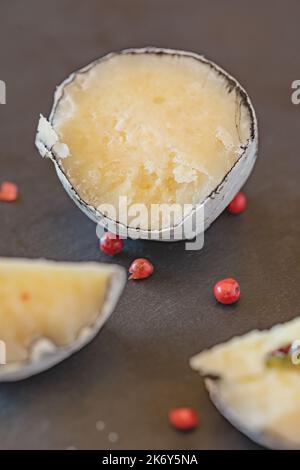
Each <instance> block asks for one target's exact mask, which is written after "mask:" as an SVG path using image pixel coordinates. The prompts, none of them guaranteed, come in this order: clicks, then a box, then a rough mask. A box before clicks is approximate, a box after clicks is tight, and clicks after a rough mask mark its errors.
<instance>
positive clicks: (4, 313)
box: [0, 259, 113, 362]
mask: <svg viewBox="0 0 300 470" xmlns="http://www.w3.org/2000/svg"><path fill="white" fill-rule="evenodd" d="M112 273H113V271H112V268H111V267H110V266H108V265H99V264H97V263H58V262H51V261H40V260H38V261H33V260H22V259H17V260H14V259H0V340H1V341H2V342H4V344H5V347H6V361H7V362H14V361H20V360H24V359H26V358H28V355H29V349H30V346H31V345H32V343H33V342H34V341H35V340H36V339H38V338H41V337H46V338H48V339H50V340H51V341H52V342H53V343H54V344H55V345H56V346H64V345H67V344H69V343H71V342H72V341H74V340H75V339H76V338H77V336H78V334H79V333H80V331H81V329H82V328H83V327H85V326H90V325H91V324H92V323H93V322H94V321H95V319H96V318H97V316H98V315H99V314H100V312H101V307H102V305H103V303H104V301H105V295H106V293H107V290H108V288H109V284H110V279H111V277H112Z"/></svg>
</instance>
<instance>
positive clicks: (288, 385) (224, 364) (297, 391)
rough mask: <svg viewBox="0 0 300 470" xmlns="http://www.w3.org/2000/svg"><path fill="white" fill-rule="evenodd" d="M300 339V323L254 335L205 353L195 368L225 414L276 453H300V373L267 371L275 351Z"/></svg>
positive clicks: (199, 358) (242, 337) (274, 369)
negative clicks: (288, 451)
mask: <svg viewBox="0 0 300 470" xmlns="http://www.w3.org/2000/svg"><path fill="white" fill-rule="evenodd" d="M299 339H300V318H296V319H295V320H293V321H291V322H288V323H286V324H282V325H276V326H274V327H273V328H272V329H271V330H268V331H252V332H250V333H248V334H246V335H244V336H241V337H239V338H233V339H232V340H230V341H228V342H227V343H224V344H221V345H218V346H215V347H213V348H212V349H211V350H208V351H203V352H202V353H200V354H199V355H197V356H195V357H193V358H192V359H191V366H192V368H193V369H195V370H198V371H199V372H200V373H201V374H202V375H203V376H205V377H206V378H205V384H206V387H207V389H208V391H209V393H210V396H211V399H212V401H213V402H214V403H215V405H216V406H217V408H218V409H219V411H220V412H221V413H222V414H223V415H224V416H225V417H227V419H228V420H229V421H230V422H231V423H232V424H234V425H235V426H236V427H237V428H238V429H240V430H241V431H242V432H244V433H245V434H247V435H248V436H249V437H251V438H252V439H253V440H255V441H257V442H259V443H260V444H263V445H266V446H268V447H271V448H279V449H295V448H297V449H298V448H300V373H299V369H297V368H294V369H293V368H286V369H285V368H282V367H278V368H277V367H267V361H266V359H267V357H268V354H270V353H271V352H272V351H274V350H275V349H277V348H281V347H282V346H284V345H286V344H289V343H293V342H294V341H296V340H299Z"/></svg>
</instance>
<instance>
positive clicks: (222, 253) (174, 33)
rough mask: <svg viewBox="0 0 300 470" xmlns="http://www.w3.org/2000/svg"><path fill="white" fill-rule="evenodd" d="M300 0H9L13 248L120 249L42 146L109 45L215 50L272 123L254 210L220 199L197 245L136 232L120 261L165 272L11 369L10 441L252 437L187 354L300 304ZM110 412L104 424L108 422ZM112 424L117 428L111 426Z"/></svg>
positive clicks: (6, 45)
mask: <svg viewBox="0 0 300 470" xmlns="http://www.w3.org/2000/svg"><path fill="white" fill-rule="evenodd" d="M299 17H300V5H299V2H297V1H296V0H295V1H292V0H289V1H288V2H282V1H267V0H265V1H263V2H261V1H259V0H251V1H244V2H240V1H239V0H228V1H226V2H224V1H223V0H219V1H212V0H207V1H199V0H195V1H192V0H182V1H180V0H176V1H175V0H163V1H161V0H151V1H150V0H149V1H145V0H126V1H124V0H107V1H96V0H95V1H94V0H89V1H88V2H80V1H75V0H73V1H71V0H59V1H58V0H55V1H54V0H52V1H48V2H46V1H45V0H44V1H38V0H36V1H34V0H27V1H26V2H24V1H21V0H14V1H11V0H2V1H1V4H0V79H2V80H5V81H6V83H7V104H6V105H5V106H0V120H1V121H0V122H1V125H0V161H1V167H0V175H1V180H3V179H9V180H15V181H16V182H17V183H18V184H19V186H20V191H21V200H20V201H19V203H18V204H13V205H3V204H2V205H0V228H1V230H0V255H2V256H27V257H33V258H34V257H47V258H53V259H57V260H85V261H86V260H98V261H105V262H111V261H110V260H109V259H107V258H106V257H105V256H104V255H102V254H101V253H100V252H99V250H98V247H97V239H96V234H95V226H94V224H93V223H92V222H91V221H89V220H88V219H87V218H86V217H85V216H84V215H83V214H82V213H81V212H80V210H79V209H77V208H76V207H75V205H74V204H73V203H72V201H71V200H70V199H69V198H68V196H67V195H66V194H65V192H64V190H63V188H62V186H61V185H60V183H59V181H58V179H57V177H56V175H55V172H54V169H53V167H52V165H51V163H50V162H47V161H43V160H42V159H41V158H39V156H38V155H37V152H36V150H35V148H34V146H33V140H34V133H35V127H36V123H37V119H38V115H39V113H40V112H43V113H44V114H47V113H48V111H49V109H50V105H51V100H52V94H53V91H54V88H55V86H56V84H57V83H59V82H60V81H61V80H62V79H63V78H64V77H65V76H66V75H68V74H69V72H71V71H72V70H74V69H77V68H79V67H81V66H83V65H85V64H87V63H88V62H90V61H91V60H92V59H95V58H96V57H98V56H101V55H103V54H105V53H107V52H109V51H111V50H118V49H121V48H125V47H131V46H132V47H139V46H144V45H157V46H165V47H173V48H181V49H187V50H192V51H196V52H200V53H204V54H205V55H206V56H207V57H209V58H211V59H213V60H215V61H216V62H218V63H220V64H221V65H223V66H224V67H225V68H226V69H227V70H228V71H230V72H231V73H233V74H234V75H235V76H236V77H237V78H238V79H239V80H240V81H241V83H242V84H243V85H244V86H245V87H246V88H247V90H248V91H249V93H250V96H251V98H252V100H253V103H254V105H255V107H256V110H257V113H258V118H259V125H260V150H259V160H258V162H257V165H256V168H255V171H254V173H253V175H252V177H251V179H250V181H249V182H248V183H247V185H246V188H245V189H246V192H247V194H248V197H249V208H248V211H247V212H246V213H245V214H243V215H242V216H241V217H231V216H229V215H228V214H223V215H222V216H221V217H220V218H219V219H218V220H217V221H216V222H215V223H214V225H213V226H212V227H211V228H210V229H209V230H208V232H207V233H206V237H205V247H204V249H203V250H202V251H200V252H196V253H195V252H185V251H184V244H183V243H180V242H179V243H175V244H163V243H155V242H128V243H127V244H126V251H125V252H124V253H123V254H122V255H121V256H119V257H118V258H117V259H116V261H117V262H118V263H119V264H121V265H123V266H125V267H128V265H129V263H130V261H131V260H132V259H133V258H134V257H136V256H140V255H142V256H146V257H147V256H148V257H149V258H150V259H151V260H152V261H153V262H154V264H155V267H156V273H155V275H154V276H153V277H152V278H151V279H149V280H148V281H146V282H142V283H133V282H130V283H128V285H127V287H126V291H125V293H124V295H123V297H122V299H121V301H120V303H119V305H118V307H117V309H116V311H115V313H114V314H113V316H112V317H111V318H110V320H109V321H108V322H107V324H106V325H105V327H104V329H103V330H102V332H101V333H100V334H99V335H98V337H97V338H96V339H95V340H94V341H93V342H92V344H90V345H89V346H87V347H86V348H84V350H82V351H81V352H80V353H78V354H76V355H74V356H73V357H72V358H70V359H68V360H66V361H65V362H64V363H62V364H60V365H58V366H57V367H55V368H53V369H52V370H49V371H47V372H45V373H42V374H40V375H39V376H36V377H34V378H31V379H28V380H25V381H23V382H20V383H13V384H0V447H1V448H2V449H16V448H26V449H27V448H50V449H53V448H59V449H64V448H67V447H69V446H74V447H76V448H79V449H86V448H98V449H100V448H101V449H103V448H115V449H117V448H123V449H136V448H145V449H160V448H161V449H163V448H172V449H196V448H198V449H206V448H209V449H229V448H233V449H255V448H257V446H256V445H255V444H253V443H252V442H251V441H250V440H248V439H247V438H246V437H244V436H243V435H242V434H240V433H239V432H238V431H237V430H235V429H234V428H233V427H232V426H231V425H230V424H228V423H227V422H226V421H225V420H224V419H223V418H222V417H221V416H220V415H219V414H218V412H217V411H216V410H215V409H214V407H213V405H212V404H211V403H210V401H209V399H208V397H207V394H206V392H205V390H204V387H203V384H202V380H201V378H200V377H198V375H197V374H196V373H194V372H193V371H192V370H190V368H189V365H188V359H189V358H190V356H191V355H193V354H195V353H197V352H198V351H200V350H202V349H204V348H206V347H210V346H212V345H214V344H216V343H218V342H220V341H224V340H227V339H229V338H231V337H232V336H233V335H237V334H241V333H245V332H246V331H248V330H249V329H252V328H257V327H259V328H263V327H269V326H271V325H273V324H274V323H276V322H281V321H284V320H289V319H291V318H293V317H294V316H296V315H297V314H299V258H300V256H299V255H300V252H299V232H300V222H299V196H300V194H299V193H300V191H299V170H300V158H299V118H300V106H298V107H297V106H295V105H292V103H291V100H290V94H291V89H290V87H291V82H292V81H293V80H295V79H297V78H298V79H299V78H300V77H299ZM229 275H230V276H235V277H236V278H237V279H238V280H239V281H240V284H241V289H242V298H241V301H240V302H239V304H238V305H236V306H234V307H232V308H222V307H221V306H219V305H217V304H216V302H215V301H214V299H213V297H212V286H213V284H214V283H215V281H217V280H218V279H219V278H222V277H225V276H229ZM185 404H186V405H191V406H194V407H195V408H196V409H197V410H199V413H200V416H201V425H200V426H199V428H198V429H197V430H196V431H195V432H193V433H190V434H187V435H182V434H178V433H176V432H175V431H174V430H172V429H171V428H170V427H169V425H168V421H167V419H166V415H167V412H168V410H169V408H171V407H173V406H177V405H185ZM99 420H101V421H104V422H105V423H106V427H105V429H104V430H103V431H98V430H97V429H96V422H97V421H99ZM110 432H116V433H117V434H118V437H119V439H118V442H116V443H111V442H110V441H109V440H108V435H109V433H110Z"/></svg>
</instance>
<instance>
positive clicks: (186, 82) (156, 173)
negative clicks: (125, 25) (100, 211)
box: [52, 54, 250, 228]
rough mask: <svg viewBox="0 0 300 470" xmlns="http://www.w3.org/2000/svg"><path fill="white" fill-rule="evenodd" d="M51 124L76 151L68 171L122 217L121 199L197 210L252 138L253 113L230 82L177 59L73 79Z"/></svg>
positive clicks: (146, 59)
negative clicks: (119, 209) (188, 205)
mask: <svg viewBox="0 0 300 470" xmlns="http://www.w3.org/2000/svg"><path fill="white" fill-rule="evenodd" d="M52 124H53V127H54V130H55V131H56V132H57V134H58V136H59V140H60V141H61V142H63V143H65V144H66V145H67V146H68V149H69V151H70V154H69V156H68V157H67V158H65V159H63V160H61V165H62V167H63V169H64V170H65V172H66V174H67V176H68V178H69V179H70V181H71V183H72V184H73V186H74V187H75V188H76V190H77V192H78V193H79V194H80V196H81V197H82V199H83V200H84V201H85V202H87V203H88V204H91V205H93V206H94V207H98V206H99V205H101V204H112V205H113V206H114V207H116V208H118V207H119V197H120V196H126V197H127V204H128V206H131V205H132V204H145V205H146V207H147V208H148V209H149V208H150V206H151V204H163V203H165V204H174V203H178V204H180V205H183V204H196V203H200V202H202V201H203V200H204V199H205V198H206V197H207V196H208V195H209V194H210V193H211V192H212V191H213V190H214V189H215V188H216V187H217V186H218V184H219V183H220V182H221V181H222V179H223V178H224V176H225V175H226V173H227V172H228V171H229V170H230V169H231V168H232V166H233V165H234V163H235V162H236V160H237V158H238V154H239V152H240V151H241V146H243V145H245V144H246V142H247V139H249V137H250V118H249V113H248V109H247V108H246V107H245V105H244V104H243V103H242V102H241V97H240V96H239V95H237V92H236V90H235V89H233V90H232V89H231V88H230V87H228V81H226V79H225V78H224V77H223V76H222V75H221V74H220V73H218V72H217V71H216V70H215V69H213V68H212V67H211V66H210V65H208V64H204V63H202V62H200V61H198V60H196V59H194V58H192V57H186V56H176V55H155V54H136V55H134V54H126V55H115V56H112V57H110V58H109V59H106V60H103V61H101V62H99V63H98V64H97V65H95V66H93V67H92V68H90V69H89V71H86V72H83V73H79V74H77V75H76V76H75V78H74V79H73V81H71V82H70V83H69V84H67V85H65V88H64V92H63V95H62V98H61V99H60V100H59V102H58V105H57V107H56V110H55V112H54V115H53V119H52ZM129 222H130V221H129ZM152 223H154V224H156V226H152V227H151V228H161V227H158V226H157V224H158V225H159V224H160V222H158V221H155V222H153V221H152ZM129 225H130V223H129ZM144 225H147V222H146V221H145V224H144ZM148 226H149V224H148ZM143 228H147V227H143Z"/></svg>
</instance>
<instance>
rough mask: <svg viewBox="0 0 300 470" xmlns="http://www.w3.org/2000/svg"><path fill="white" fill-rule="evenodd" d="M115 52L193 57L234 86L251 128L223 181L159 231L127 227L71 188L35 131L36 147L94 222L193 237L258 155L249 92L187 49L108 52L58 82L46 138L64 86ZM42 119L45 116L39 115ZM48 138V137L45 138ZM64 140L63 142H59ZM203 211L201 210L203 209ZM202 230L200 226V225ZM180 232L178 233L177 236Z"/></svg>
mask: <svg viewBox="0 0 300 470" xmlns="http://www.w3.org/2000/svg"><path fill="white" fill-rule="evenodd" d="M116 54H171V55H181V56H187V57H192V58H194V59H196V60H199V61H201V62H202V63H205V64H207V65H209V66H211V67H212V68H213V69H214V70H215V71H217V72H218V73H219V74H221V75H222V76H223V77H225V79H226V80H227V81H228V85H229V86H230V87H234V88H236V90H237V92H238V93H239V94H240V95H241V96H242V97H243V101H244V103H245V105H246V106H247V108H248V110H249V116H250V127H251V137H250V139H249V140H248V142H247V145H246V146H245V147H244V148H243V149H241V152H240V155H239V157H238V159H237V161H236V163H235V164H234V166H233V167H232V168H231V170H230V171H229V172H228V173H227V174H226V175H225V177H224V179H223V180H222V182H221V183H220V184H219V185H218V186H217V187H216V188H215V190H214V191H213V192H212V193H211V194H210V195H209V196H208V197H207V198H206V199H205V200H204V201H203V202H202V203H201V204H197V205H195V206H194V207H193V210H192V211H190V212H189V214H188V215H187V216H186V217H185V218H184V219H182V221H181V222H180V223H179V224H178V225H176V226H174V227H171V228H170V229H169V228H163V229H161V230H151V231H149V230H144V229H139V228H131V227H126V226H124V225H123V224H122V223H120V222H118V221H114V220H112V219H110V218H108V217H107V216H105V215H104V214H102V213H101V212H100V211H99V210H97V208H95V207H93V206H92V205H90V204H87V203H86V202H85V201H84V200H83V199H82V198H81V197H80V195H79V194H78V192H77V191H76V188H74V187H73V186H72V184H71V182H70V181H69V179H68V178H67V176H66V174H65V172H64V170H63V168H62V166H61V165H60V162H59V160H58V159H57V158H56V156H55V155H54V153H53V152H52V151H51V147H49V146H47V142H46V140H45V138H44V135H43V134H42V133H39V132H38V134H37V138H36V146H37V147H38V149H39V151H40V153H41V154H42V156H47V157H50V158H51V160H52V161H53V163H54V165H55V169H56V172H57V175H58V177H59V179H60V181H61V183H62V185H63V187H64V188H65V190H66V192H67V193H68V194H69V196H70V197H71V198H72V199H73V201H74V202H75V203H76V204H77V205H78V207H79V208H80V209H81V210H82V211H83V212H84V213H85V214H86V215H87V216H88V217H89V218H91V219H92V220H93V221H94V222H96V223H100V224H101V225H102V226H103V227H105V228H107V229H109V230H110V231H113V232H115V233H119V234H120V235H121V236H124V237H126V236H129V237H130V238H134V239H137V238H141V239H151V238H152V239H155V240H159V241H170V240H173V239H174V238H175V239H176V240H178V239H191V238H194V236H195V228H194V227H196V221H199V219H200V218H201V214H202V213H204V230H206V229H207V228H208V227H209V226H210V225H211V224H212V222H213V221H214V220H215V219H216V218H217V217H218V216H219V215H220V214H221V213H222V212H223V211H224V209H225V208H226V207H227V205H228V204H229V202H230V201H231V200H232V199H233V197H234V196H235V195H236V193H237V192H238V191H239V190H240V189H241V188H242V186H243V185H244V184H245V182H246V180H247V179H248V177H249V175H250V173H251V171H252V169H253V166H254V164H255V161H256V158H257V146H258V129H257V119H256V115H255V111H254V109H253V106H252V104H251V101H250V99H249V96H248V94H247V93H246V91H245V90H244V89H243V88H242V86H241V85H240V84H239V83H238V81H237V80H236V79H235V78H233V77H232V76H231V75H230V74H228V73H227V72H225V71H224V70H223V69H222V68H221V67H219V66H218V65H216V64H215V63H214V62H212V61H210V60H208V59H206V58H204V57H203V56H201V55H199V54H196V53H192V52H187V51H178V50H172V49H163V48H157V47H145V48H141V49H126V50H123V51H121V52H119V53H111V54H108V55H106V56H104V57H102V58H100V59H97V60H96V61H94V62H92V63H91V64H89V65H87V66H86V67H84V68H82V69H80V70H78V71H76V72H74V73H72V74H71V75H70V76H69V77H68V78H67V79H66V80H65V81H63V82H62V83H61V85H59V86H58V87H57V89H56V92H55V96H54V103H53V107H52V111H51V113H50V118H49V124H50V126H49V127H48V134H49V138H50V136H51V134H52V133H53V132H55V131H54V130H53V128H52V126H51V122H52V119H53V116H54V114H55V110H56V107H57V104H58V103H59V101H60V99H61V97H62V96H63V93H64V87H65V86H66V85H68V84H69V83H70V82H72V81H73V80H74V78H75V77H76V76H77V74H82V73H85V72H87V71H88V70H90V69H91V68H92V67H94V66H95V65H96V64H98V63H99V62H100V61H103V60H107V59H109V58H111V57H113V56H114V55H116ZM42 119H44V118H42ZM48 140H49V139H48ZM62 143H63V142H62ZM203 211H204V212H203ZM200 229H201V230H202V227H200ZM178 234H180V235H178Z"/></svg>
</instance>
